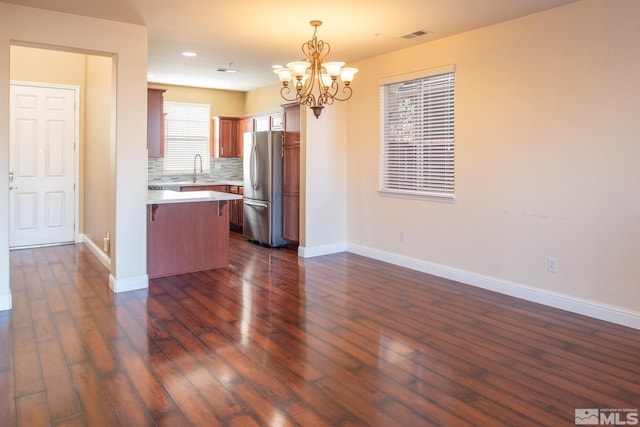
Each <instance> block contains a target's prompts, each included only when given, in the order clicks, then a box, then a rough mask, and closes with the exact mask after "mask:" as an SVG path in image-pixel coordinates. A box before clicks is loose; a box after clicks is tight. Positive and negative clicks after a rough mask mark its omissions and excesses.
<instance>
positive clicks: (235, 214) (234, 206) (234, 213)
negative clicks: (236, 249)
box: [229, 185, 244, 231]
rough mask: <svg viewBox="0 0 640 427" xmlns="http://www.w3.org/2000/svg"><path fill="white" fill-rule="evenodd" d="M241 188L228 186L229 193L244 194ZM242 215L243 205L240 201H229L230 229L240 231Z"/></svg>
mask: <svg viewBox="0 0 640 427" xmlns="http://www.w3.org/2000/svg"><path fill="white" fill-rule="evenodd" d="M243 189H244V188H243V187H242V186H239V185H230V186H229V193H232V194H240V195H242V194H244V191H243ZM243 215H244V205H243V201H242V200H230V201H229V224H230V226H231V229H233V230H238V231H242V220H243Z"/></svg>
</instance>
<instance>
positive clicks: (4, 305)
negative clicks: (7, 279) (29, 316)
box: [0, 293, 13, 311]
mask: <svg viewBox="0 0 640 427" xmlns="http://www.w3.org/2000/svg"><path fill="white" fill-rule="evenodd" d="M11 307H13V302H12V300H11V294H10V293H9V294H6V295H0V311H5V310H11Z"/></svg>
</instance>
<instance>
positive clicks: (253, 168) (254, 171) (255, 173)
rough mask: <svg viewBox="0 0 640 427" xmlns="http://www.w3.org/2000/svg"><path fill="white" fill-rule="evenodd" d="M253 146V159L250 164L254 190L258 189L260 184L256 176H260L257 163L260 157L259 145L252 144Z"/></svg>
mask: <svg viewBox="0 0 640 427" xmlns="http://www.w3.org/2000/svg"><path fill="white" fill-rule="evenodd" d="M252 145H253V146H252V147H251V159H250V163H249V175H250V178H251V187H253V189H254V190H257V189H258V182H257V180H256V176H258V170H257V169H258V162H257V157H258V144H256V143H255V142H254V143H253V144H252Z"/></svg>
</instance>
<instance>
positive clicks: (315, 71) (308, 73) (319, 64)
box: [274, 21, 358, 119]
mask: <svg viewBox="0 0 640 427" xmlns="http://www.w3.org/2000/svg"><path fill="white" fill-rule="evenodd" d="M310 24H311V26H312V27H314V30H313V38H312V39H311V40H309V41H307V42H306V43H304V44H303V45H302V53H304V56H305V57H306V60H305V61H294V62H289V63H288V64H287V66H286V68H279V69H277V70H274V72H275V73H276V74H277V75H278V77H279V78H280V82H282V89H280V95H281V96H282V97H283V98H284V99H285V100H287V101H291V102H294V101H295V102H297V103H298V104H301V105H308V106H309V108H311V109H312V110H313V114H314V115H315V116H316V119H317V118H318V117H320V113H322V109H323V108H324V106H325V105H331V104H333V101H346V100H347V99H349V98H351V95H352V90H351V86H350V84H351V82H352V81H353V76H354V74H355V73H357V72H358V69H357V68H343V65H344V62H324V59H325V58H326V57H327V55H328V54H329V51H330V50H331V46H329V43H325V42H323V41H322V40H318V38H317V37H316V33H317V32H318V27H319V26H320V25H322V21H311V22H310ZM338 76H340V79H341V80H342V83H343V85H344V86H343V87H342V89H341V90H340V85H339V83H338ZM291 86H294V87H295V96H293V95H290V96H291V97H289V96H288V95H289V94H291ZM340 95H342V97H341V96H340Z"/></svg>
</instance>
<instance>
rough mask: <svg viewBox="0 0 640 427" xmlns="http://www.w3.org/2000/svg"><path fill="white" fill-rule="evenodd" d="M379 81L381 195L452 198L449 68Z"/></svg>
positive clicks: (451, 77)
mask: <svg viewBox="0 0 640 427" xmlns="http://www.w3.org/2000/svg"><path fill="white" fill-rule="evenodd" d="M446 69H450V71H446V72H442V69H440V70H438V71H437V72H436V73H435V74H431V73H430V72H426V73H424V74H427V75H426V76H425V75H421V76H420V77H415V76H416V75H411V76H409V78H408V79H406V80H402V79H401V78H393V79H389V80H392V81H389V80H387V81H383V82H381V85H380V104H381V109H380V111H381V120H380V123H381V126H382V129H381V139H382V141H381V151H382V153H381V160H382V161H381V163H382V164H381V169H382V171H381V175H380V176H381V183H380V191H382V192H390V193H403V194H411V195H424V196H435V197H444V198H453V196H454V83H455V72H454V70H453V67H446Z"/></svg>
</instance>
